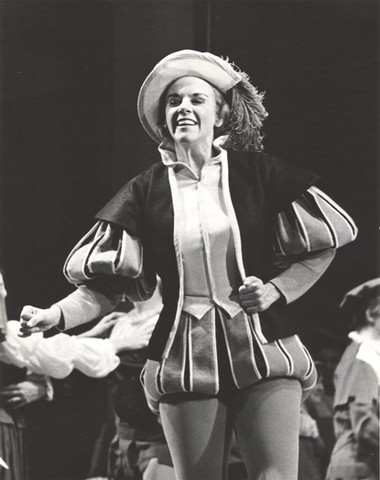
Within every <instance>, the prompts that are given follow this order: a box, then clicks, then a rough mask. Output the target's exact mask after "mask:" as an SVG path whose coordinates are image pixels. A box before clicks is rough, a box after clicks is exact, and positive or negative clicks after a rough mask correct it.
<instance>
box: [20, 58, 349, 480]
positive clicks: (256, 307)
mask: <svg viewBox="0 0 380 480" xmlns="http://www.w3.org/2000/svg"><path fill="white" fill-rule="evenodd" d="M262 100H263V96H262V95H261V94H260V93H258V92H257V90H256V88H255V87H254V86H253V85H252V84H251V83H250V81H249V78H248V76H247V75H246V74H245V73H243V72H241V71H240V70H239V69H238V68H237V67H236V66H235V65H233V64H230V63H229V62H227V61H226V60H223V59H221V58H219V57H217V56H215V55H213V54H211V53H208V52H205V53H201V52H197V51H193V50H183V51H179V52H175V53H173V54H171V55H169V56H167V57H165V58H164V59H163V60H162V61H161V62H159V63H158V64H157V65H156V67H155V68H154V69H153V71H152V72H151V73H150V74H149V75H148V77H147V78H146V80H145V82H144V83H143V85H142V87H141V90H140V94H139V97H138V113H139V118H140V120H141V122H142V125H143V126H144V128H145V130H146V131H147V132H148V134H149V135H150V136H151V137H152V138H153V139H154V140H155V141H157V142H158V143H160V145H159V152H160V155H161V162H158V163H156V164H154V165H153V166H152V167H151V168H150V169H149V170H148V171H146V172H144V173H142V174H140V175H138V176H137V177H135V178H134V179H132V180H131V181H130V182H128V183H127V185H126V186H125V187H123V188H122V189H121V190H120V192H119V193H118V194H117V195H116V196H115V197H114V198H113V199H112V200H111V201H110V202H109V203H108V204H107V205H106V206H105V207H104V208H103V209H102V210H101V211H100V212H99V213H98V214H97V216H96V220H97V223H96V225H95V226H94V227H93V228H92V229H91V230H90V232H89V233H88V234H87V235H86V236H85V237H84V238H83V239H82V240H81V241H80V242H79V243H78V244H77V245H76V247H75V248H74V249H73V251H72V252H71V254H70V255H69V258H68V260H67V262H66V265H65V274H66V276H67V278H68V280H69V281H70V282H71V283H73V284H75V285H77V286H78V289H77V290H76V291H75V292H74V293H72V294H71V295H69V296H68V297H66V298H64V299H63V300H61V301H60V302H58V303H56V304H55V305H53V306H52V307H51V308H49V309H45V310H40V309H35V307H31V306H28V307H24V310H23V312H22V327H21V335H25V336H26V335H29V334H31V333H34V332H38V331H43V330H46V329H48V328H50V327H52V326H58V327H59V328H61V329H69V328H72V327H74V326H76V325H79V324H81V323H84V322H88V321H90V320H92V319H93V318H96V317H99V316H102V315H104V314H106V313H107V312H109V311H110V310H112V309H114V308H115V306H116V305H117V303H118V302H119V301H120V299H121V298H123V296H125V295H126V296H128V297H129V299H130V300H132V301H136V300H144V299H147V298H149V297H150V296H151V295H152V294H153V292H154V290H155V287H156V281H157V275H158V276H159V277H160V278H161V280H162V287H163V303H164V307H163V310H162V312H161V314H160V317H159V319H158V322H157V324H156V327H155V329H154V331H153V334H152V336H151V339H150V342H149V347H148V358H149V360H148V361H147V363H146V366H145V368H144V370H143V374H142V381H143V384H144V388H145V393H146V397H147V400H148V403H149V406H150V408H151V409H152V410H153V411H154V412H155V413H158V414H160V415H161V420H162V424H163V427H164V431H165V435H166V438H167V441H168V444H169V448H170V451H171V455H172V458H173V463H174V467H175V473H176V477H177V478H178V480H195V479H196V480H209V479H213V480H214V479H215V480H220V479H225V478H226V465H227V458H228V447H229V444H230V441H231V436H232V430H233V428H235V431H236V433H237V438H238V441H239V446H240V449H241V452H242V455H243V458H244V462H245V464H246V467H247V470H248V474H249V478H263V477H264V476H265V477H266V478H268V477H269V476H270V478H271V479H275V480H277V479H278V480H280V479H283V478H286V479H289V480H295V479H296V478H297V465H298V458H297V456H298V432H299V423H300V403H301V400H302V398H303V397H305V396H306V395H307V394H308V392H309V391H310V389H311V388H312V387H313V386H314V384H315V381H316V370H315V367H314V364H313V361H312V360H311V358H310V355H309V353H308V352H307V350H306V348H305V347H304V346H303V344H302V343H301V341H300V339H299V337H298V335H297V332H298V328H297V325H295V322H294V321H291V320H292V318H289V313H288V310H287V304H288V303H291V302H293V301H295V300H297V299H298V298H299V297H301V296H302V295H303V294H304V293H305V292H306V291H307V290H308V289H309V288H311V287H312V286H313V285H314V283H315V282H316V281H317V280H318V279H319V278H320V277H321V276H322V274H323V273H324V272H325V270H326V269H327V267H328V266H329V264H330V263H331V261H332V259H333V257H334V255H335V250H336V248H337V247H339V246H342V245H345V244H346V243H348V242H350V241H352V240H354V239H355V237H356V233H357V230H356V226H355V224H354V222H353V221H352V219H351V218H350V216H349V215H348V214H346V213H345V212H344V210H343V209H341V208H340V207H339V206H338V205H336V204H335V202H333V200H331V199H330V198H329V197H328V196H327V195H326V194H324V193H323V192H321V191H320V190H319V189H318V188H316V187H315V186H314V184H315V183H316V182H317V180H318V176H317V175H315V174H314V173H312V172H309V171H307V170H304V169H301V168H299V167H296V166H295V165H293V164H290V163H287V162H284V161H282V160H279V159H277V158H274V157H272V156H271V155H268V154H264V153H261V150H262V134H261V127H262V124H263V121H264V119H265V117H266V116H267V113H266V110H265V108H264V106H263V104H262ZM36 312H37V313H36ZM264 400H265V401H264Z"/></svg>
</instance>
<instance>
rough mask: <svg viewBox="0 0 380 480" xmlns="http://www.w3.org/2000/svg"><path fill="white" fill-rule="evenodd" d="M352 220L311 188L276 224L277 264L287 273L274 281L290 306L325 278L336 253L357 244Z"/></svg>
mask: <svg viewBox="0 0 380 480" xmlns="http://www.w3.org/2000/svg"><path fill="white" fill-rule="evenodd" d="M357 233H358V230H357V227H356V225H355V223H354V221H353V220H352V218H351V217H350V216H349V215H348V214H347V213H346V212H345V211H344V210H343V209H342V208H341V207H340V206H339V205H337V204H336V203H335V202H334V201H333V200H332V199H331V198H330V197H329V196H328V195H326V194H325V193H323V192H322V191H321V190H319V189H318V188H317V187H314V186H313V187H311V188H309V189H308V190H307V191H306V192H305V193H304V194H303V195H301V197H300V198H298V199H297V200H296V201H294V202H292V203H291V205H290V206H289V208H287V209H286V210H284V211H282V212H280V213H279V214H278V215H277V220H276V234H275V244H274V248H273V250H274V255H273V261H274V263H275V264H276V265H277V266H278V267H280V268H282V269H283V272H282V273H280V274H279V275H277V276H276V277H275V278H273V279H272V280H271V283H273V284H274V285H275V286H276V287H277V289H278V290H279V291H280V292H281V293H282V295H283V297H284V299H285V300H286V302H287V303H290V302H293V301H294V300H296V299H297V298H299V297H300V296H301V295H303V294H304V293H305V292H306V291H307V290H308V289H309V288H310V287H312V285H314V283H315V282H316V281H317V280H318V279H319V278H320V277H321V276H322V275H323V273H324V272H325V271H326V269H327V267H328V266H329V265H330V263H331V262H332V260H333V258H334V256H335V250H336V249H337V248H339V247H341V246H343V245H346V244H347V243H349V242H352V241H353V240H355V238H356V236H357Z"/></svg>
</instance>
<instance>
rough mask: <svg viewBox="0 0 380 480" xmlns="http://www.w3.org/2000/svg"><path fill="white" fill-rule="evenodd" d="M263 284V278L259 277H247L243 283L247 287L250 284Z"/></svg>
mask: <svg viewBox="0 0 380 480" xmlns="http://www.w3.org/2000/svg"><path fill="white" fill-rule="evenodd" d="M262 284H263V282H262V280H261V279H260V278H258V277H247V278H246V279H245V280H244V282H243V285H245V286H246V287H248V286H250V285H262Z"/></svg>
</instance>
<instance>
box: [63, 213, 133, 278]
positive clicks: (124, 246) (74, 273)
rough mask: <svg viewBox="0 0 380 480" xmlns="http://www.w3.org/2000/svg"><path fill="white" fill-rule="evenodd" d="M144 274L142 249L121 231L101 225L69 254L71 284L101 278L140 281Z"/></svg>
mask: <svg viewBox="0 0 380 480" xmlns="http://www.w3.org/2000/svg"><path fill="white" fill-rule="evenodd" d="M141 273H142V246H141V241H140V239H138V238H134V237H131V236H130V235H129V234H128V233H127V232H126V231H125V230H123V229H122V228H121V227H117V226H113V225H111V224H110V223H107V222H102V221H98V222H97V223H96V224H95V225H94V226H93V228H92V229H91V230H90V231H89V232H88V233H87V235H85V236H84V237H83V238H82V239H81V240H80V242H79V243H78V244H77V245H76V246H75V247H74V249H73V250H72V251H71V253H70V254H69V256H68V258H67V260H66V262H65V265H64V274H65V276H66V278H67V279H68V281H69V282H70V283H74V284H78V283H83V282H87V281H89V280H92V279H94V278H96V277H97V276H99V275H121V276H123V277H128V278H137V277H139V276H140V275H141Z"/></svg>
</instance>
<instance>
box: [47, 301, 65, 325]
mask: <svg viewBox="0 0 380 480" xmlns="http://www.w3.org/2000/svg"><path fill="white" fill-rule="evenodd" d="M50 313H51V316H52V317H51V318H52V320H53V322H54V324H53V326H54V327H57V328H58V330H64V328H65V322H64V319H63V315H62V310H61V309H60V308H59V306H58V305H52V306H51V307H50Z"/></svg>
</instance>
